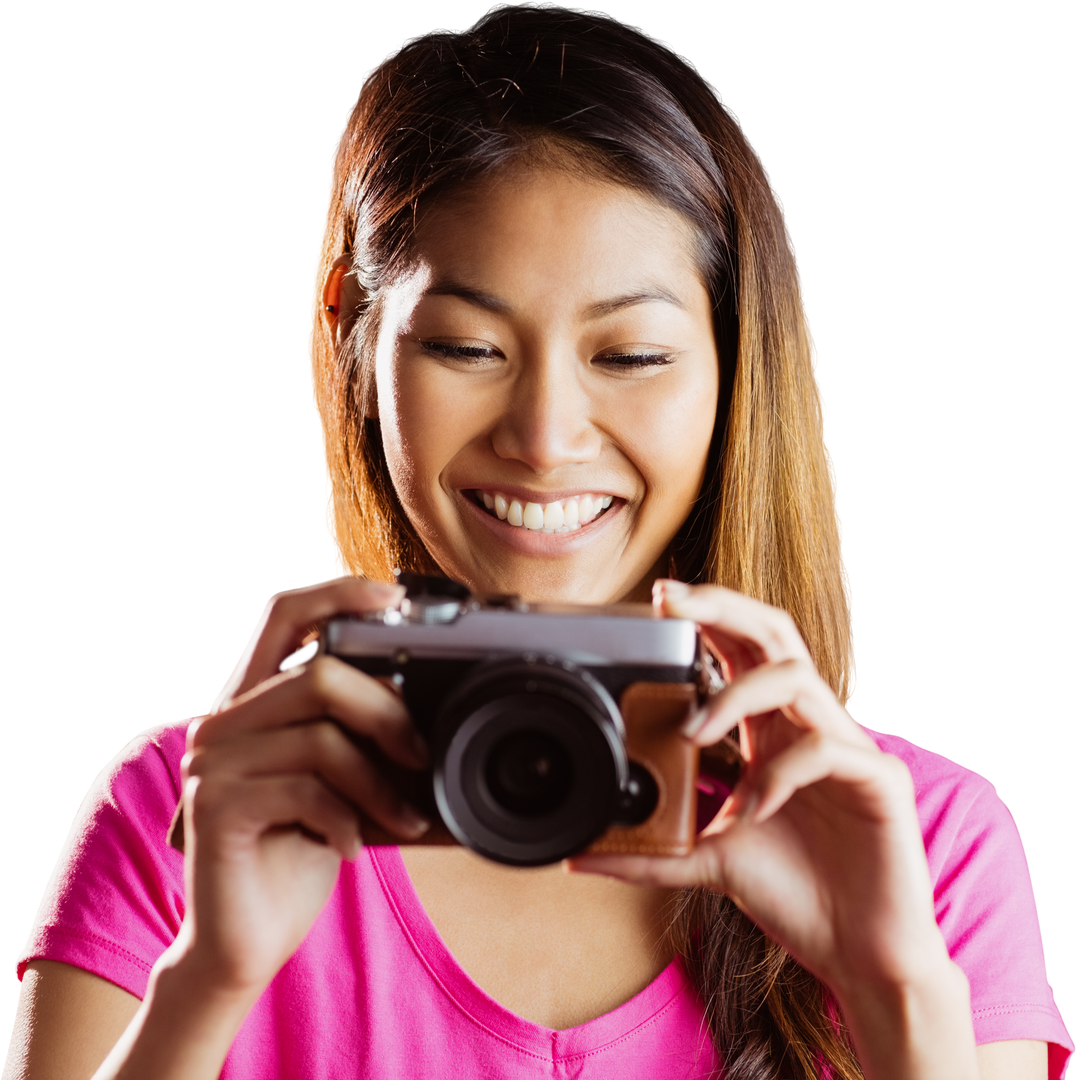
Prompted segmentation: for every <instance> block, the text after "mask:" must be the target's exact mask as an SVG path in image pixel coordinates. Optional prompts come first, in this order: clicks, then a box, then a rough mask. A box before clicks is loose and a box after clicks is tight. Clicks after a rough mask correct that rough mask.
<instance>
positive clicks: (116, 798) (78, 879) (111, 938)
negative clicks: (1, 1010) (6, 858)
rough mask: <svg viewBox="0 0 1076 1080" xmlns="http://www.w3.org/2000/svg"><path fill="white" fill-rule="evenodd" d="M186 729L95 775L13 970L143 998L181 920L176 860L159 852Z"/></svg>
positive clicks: (153, 738)
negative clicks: (71, 976) (34, 965)
mask: <svg viewBox="0 0 1076 1080" xmlns="http://www.w3.org/2000/svg"><path fill="white" fill-rule="evenodd" d="M189 723H190V722H189V721H183V722H181V723H177V724H166V725H161V726H159V727H155V728H151V729H150V730H148V731H145V732H143V733H142V734H141V735H138V736H137V737H136V738H134V739H132V740H131V741H130V742H129V743H128V744H127V745H126V746H125V747H124V748H123V749H122V750H121V751H120V752H119V753H118V754H117V755H116V756H115V757H114V758H113V759H112V761H110V762H109V763H108V764H107V765H106V766H105V768H104V769H103V770H102V771H101V772H100V774H99V775H98V777H97V779H96V780H95V781H94V783H93V786H92V787H91V788H90V790H89V792H88V794H87V795H86V798H85V799H84V800H83V802H82V806H81V807H80V809H79V812H78V814H77V816H76V818H75V821H74V824H73V825H72V827H71V832H70V834H69V835H68V839H67V844H66V845H65V848H64V851H63V853H62V854H61V856H60V860H59V862H58V864H57V867H56V871H55V873H54V874H53V878H52V881H51V882H50V884H49V887H48V889H47V890H46V893H45V897H44V900H43V901H42V904H41V908H40V910H39V911H38V916H37V920H36V924H35V926H34V929H33V931H32V933H31V936H30V941H29V942H28V944H27V947H26V950H25V952H24V953H23V956H22V957H21V958H20V962H19V977H20V978H21V977H22V972H23V970H24V969H25V967H26V964H27V963H28V962H29V961H30V960H34V959H45V960H59V961H61V962H63V963H68V964H73V965H74V966H76V967H81V968H84V969H85V970H87V971H90V972H92V973H93V974H95V975H100V976H101V977H102V978H105V979H108V980H109V981H110V982H114V983H116V985H118V986H121V987H123V989H125V990H127V991H129V992H130V993H133V994H135V995H137V996H139V997H141V996H142V995H143V994H144V993H145V989H146V979H147V978H148V975H149V971H150V968H151V967H152V966H153V964H154V962H155V961H156V959H157V957H158V956H159V955H160V954H161V952H163V951H164V949H165V948H167V946H168V945H169V944H170V943H171V941H172V940H173V939H174V938H175V935H176V933H178V931H179V926H180V923H181V922H182V920H183V911H184V899H183V856H182V855H180V854H179V852H178V851H174V850H173V849H172V848H170V847H169V846H168V844H167V841H166V837H167V834H168V827H169V825H170V823H171V820H172V815H173V814H174V813H175V809H176V806H177V804H178V802H179V795H180V788H181V781H180V764H181V762H182V759H183V753H184V749H185V746H186V733H187V727H188V725H189Z"/></svg>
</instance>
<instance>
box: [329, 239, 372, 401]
mask: <svg viewBox="0 0 1076 1080" xmlns="http://www.w3.org/2000/svg"><path fill="white" fill-rule="evenodd" d="M350 271H351V258H350V257H349V256H347V255H341V256H340V258H339V259H337V260H336V262H334V263H333V266H332V269H331V270H330V271H329V276H328V277H327V278H326V279H325V288H324V289H323V290H322V292H321V302H322V304H324V306H325V318H326V319H327V320H328V322H329V332H330V333H331V334H332V336H333V345H334V346H335V347H336V348H339V347H340V338H341V336H343V335H344V334H346V333H347V332H348V330H350V329H351V322H352V319H353V316H354V314H355V311H356V309H357V307H358V304H359V302H360V299H361V296H360V294H361V290H360V289H359V285H358V282H356V281H355V279H354V278H352V277H349V276H348V274H349V273H350ZM370 390H371V392H370V394H369V395H368V398H369V400H368V401H367V404H366V417H367V419H368V420H376V419H377V417H378V412H377V387H376V386H372V387H371V388H370Z"/></svg>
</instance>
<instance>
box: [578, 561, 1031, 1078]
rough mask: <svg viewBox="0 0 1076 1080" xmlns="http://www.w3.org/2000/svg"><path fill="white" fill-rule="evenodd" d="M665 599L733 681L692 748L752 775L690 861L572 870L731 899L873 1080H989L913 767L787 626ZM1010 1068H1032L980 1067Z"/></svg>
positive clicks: (698, 728) (582, 865)
mask: <svg viewBox="0 0 1076 1080" xmlns="http://www.w3.org/2000/svg"><path fill="white" fill-rule="evenodd" d="M655 597H656V600H657V602H659V603H661V605H662V608H663V610H664V611H665V613H666V614H669V615H675V616H678V617H681V618H690V619H693V620H694V621H695V622H697V623H699V624H700V626H701V628H702V631H703V634H704V636H705V638H706V639H707V641H708V643H709V645H710V647H711V648H712V649H713V651H714V652H715V653H716V654H717V655H718V656H719V658H720V660H721V662H722V668H723V670H724V674H725V676H726V680H727V685H726V686H725V688H724V689H722V690H721V691H720V692H719V693H718V694H716V695H715V696H714V697H713V699H712V701H711V703H710V704H709V705H708V707H707V709H706V710H705V711H703V712H701V713H700V714H699V715H698V716H697V717H696V718H695V719H694V721H693V722H691V723H690V724H688V725H686V726H685V736H686V737H688V738H691V739H693V740H694V741H696V742H697V743H699V744H700V745H706V744H711V743H713V742H715V741H717V740H718V739H720V738H722V737H723V736H724V735H726V734H727V733H728V732H730V731H732V730H733V729H736V728H738V729H739V734H740V747H741V750H742V751H743V755H744V758H745V769H744V773H743V776H742V777H741V780H740V782H739V783H738V784H737V787H736V789H735V790H734V791H733V793H732V795H731V796H730V798H729V799H728V800H727V801H726V803H725V805H724V806H723V807H722V810H721V812H720V813H719V814H718V816H717V818H716V819H715V820H714V821H713V822H712V823H711V824H710V825H709V826H708V827H707V828H706V829H705V830H704V831H703V833H702V835H701V837H700V839H699V842H698V843H697V845H696V848H695V851H694V853H693V854H692V855H690V856H687V857H685V858H680V859H668V858H666V859H663V858H654V857H646V856H605V855H603V856H594V855H587V856H582V857H579V858H577V859H574V860H572V865H573V866H574V867H575V868H577V869H582V870H590V871H596V872H598V873H608V874H612V875H614V876H616V877H620V878H622V879H625V880H628V881H634V882H638V883H640V884H650V885H659V886H664V887H669V888H681V887H690V886H698V885H705V886H709V887H711V888H714V889H717V890H719V891H721V892H724V893H726V894H728V895H729V896H731V897H732V898H733V899H734V900H735V902H736V903H737V904H738V905H739V906H740V907H741V908H742V909H743V910H744V911H745V912H746V914H747V915H748V916H749V917H750V918H751V919H752V920H753V921H754V922H755V923H756V925H758V926H759V927H760V928H761V929H762V930H763V931H764V932H765V933H766V934H767V936H768V937H770V938H772V939H773V940H775V941H777V942H778V943H780V944H781V945H783V946H784V947H785V948H786V949H787V950H788V952H789V953H791V954H792V956H793V957H794V958H795V959H797V960H798V961H799V962H800V963H801V964H803V966H804V967H806V968H807V969H808V970H810V971H812V972H814V973H815V974H816V975H817V976H818V977H819V978H820V979H821V980H822V981H823V982H824V983H825V984H826V985H827V986H828V987H829V988H830V990H831V991H832V992H833V994H834V996H835V997H836V999H837V1001H838V1003H839V1005H840V1008H841V1012H842V1015H843V1017H844V1020H845V1022H846V1023H847V1025H848V1028H849V1031H850V1034H851V1037H852V1041H853V1043H854V1045H855V1048H856V1051H857V1054H858V1056H859V1059H860V1062H861V1064H862V1066H863V1069H864V1073H865V1075H866V1076H867V1077H868V1080H960V1078H966V1080H978V1078H979V1077H980V1076H981V1071H980V1061H981V1055H980V1054H979V1053H978V1052H977V1050H976V1047H975V1040H974V1032H973V1028H972V1020H971V1005H970V996H969V989H968V983H967V979H966V978H965V977H964V975H963V972H962V971H961V970H960V969H959V968H958V967H957V966H956V964H954V963H953V962H952V960H951V959H950V957H949V953H948V949H947V947H946V944H945V941H944V939H943V937H942V934H941V931H940V930H939V928H938V926H937V923H936V921H935V913H934V897H933V886H932V883H931V879H930V874H929V870H928V867H927V862H926V856H925V852H924V849H923V839H922V834H921V832H920V826H919V821H918V815H917V809H916V803H915V792H914V787H913V783H912V778H911V774H910V773H909V771H908V768H907V766H905V764H904V763H903V762H902V761H900V760H899V759H898V758H896V757H893V756H891V755H888V754H884V753H882V752H881V750H880V749H879V748H878V746H877V745H876V743H875V742H874V740H872V739H871V738H870V736H869V735H867V733H866V732H864V731H863V730H862V729H861V728H860V727H859V726H858V725H857V724H856V723H855V722H854V721H853V720H852V719H851V717H850V716H849V715H848V714H847V712H845V710H844V709H843V707H842V706H841V704H840V702H839V701H837V699H836V697H835V696H834V694H833V692H832V691H831V690H830V688H829V687H828V686H827V685H826V684H825V683H824V682H823V680H822V679H821V677H820V676H819V675H818V673H817V671H816V670H815V668H814V665H813V664H812V662H811V658H810V655H809V653H808V652H807V649H806V646H805V645H804V643H803V641H802V639H801V638H800V636H799V633H798V632H797V630H796V628H795V625H794V624H793V623H792V620H791V619H790V618H789V617H788V616H787V615H786V614H785V613H784V612H781V611H778V610H776V609H774V608H770V607H767V606H766V605H764V604H761V603H759V602H757V601H754V600H751V599H749V598H747V597H745V596H741V595H739V594H736V593H732V592H730V591H728V590H726V589H720V588H716V587H709V586H702V587H698V588H694V589H692V588H688V587H687V586H684V585H681V584H679V583H673V582H659V583H658V584H657V586H656V587H655ZM1032 1053H1033V1051H1032ZM1004 1054H1009V1055H1010V1057H1011V1056H1012V1055H1014V1054H1015V1055H1017V1056H1018V1057H1020V1058H1021V1059H1022V1058H1023V1057H1025V1056H1026V1055H1025V1053H1024V1051H1016V1050H1012V1051H1006V1050H996V1049H995V1050H991V1051H986V1052H985V1058H983V1059H982V1060H985V1062H986V1065H987V1067H988V1068H993V1067H994V1065H995V1064H1000V1063H1001V1061H1002V1057H1001V1055H1004ZM1007 1064H1008V1063H1007ZM1013 1064H1015V1062H1013ZM1023 1066H1024V1062H1023V1061H1022V1060H1021V1062H1020V1067H1021V1068H1023ZM987 1075H989V1074H987ZM1008 1075H1018V1074H1014V1073H1011V1072H1010V1073H1009V1074H1008ZM1029 1076H1031V1077H1035V1076H1036V1074H1035V1073H1034V1072H1032V1073H1030V1074H1029ZM1038 1076H1039V1077H1041V1076H1042V1073H1041V1072H1040V1073H1039V1074H1038ZM1036 1080H1038V1078H1037V1077H1036Z"/></svg>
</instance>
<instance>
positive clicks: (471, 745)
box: [320, 574, 709, 866]
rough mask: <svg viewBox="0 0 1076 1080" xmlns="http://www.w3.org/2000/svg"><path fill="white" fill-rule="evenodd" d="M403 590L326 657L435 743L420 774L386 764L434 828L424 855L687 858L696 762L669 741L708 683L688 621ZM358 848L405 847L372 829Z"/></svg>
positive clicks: (686, 748) (426, 584) (409, 580)
mask: <svg viewBox="0 0 1076 1080" xmlns="http://www.w3.org/2000/svg"><path fill="white" fill-rule="evenodd" d="M400 583H401V584H403V585H404V586H405V587H406V588H407V594H406V598H405V599H404V601H403V603H402V604H401V606H400V608H398V609H396V608H389V609H386V610H383V611H378V612H373V613H370V614H368V615H365V616H363V617H346V618H335V619H332V620H330V621H329V622H328V623H327V624H326V626H325V628H324V631H323V633H322V634H321V646H320V651H321V652H322V653H324V654H328V655H332V656H336V657H339V658H340V659H341V660H344V661H346V662H347V663H349V664H352V665H353V666H354V667H356V668H359V669H360V670H362V671H364V672H366V673H367V674H369V675H372V676H374V677H378V678H382V679H386V680H388V681H390V682H391V683H392V684H393V685H395V686H396V687H397V688H398V690H399V691H400V693H401V694H402V696H403V700H404V702H405V703H406V705H407V707H408V709H409V711H410V713H411V716H412V718H413V720H414V722H415V724H416V726H417V727H418V729H419V731H420V732H421V733H422V734H423V736H424V737H425V738H426V740H427V742H428V743H429V745H430V750H431V766H430V768H429V770H427V771H426V772H424V773H413V772H409V771H407V770H403V769H401V768H399V766H394V765H392V763H390V762H387V761H386V760H385V759H384V758H383V757H381V758H380V764H381V766H382V767H383V768H385V769H386V770H387V771H388V772H390V773H391V774H392V777H393V779H394V781H395V782H396V783H397V785H398V786H400V787H401V788H402V790H403V791H404V793H405V794H406V796H407V797H408V798H410V799H411V800H412V801H413V802H414V803H415V805H417V806H418V807H419V808H420V809H421V810H422V811H423V812H424V813H425V814H427V815H428V816H429V818H430V820H431V821H433V822H435V824H434V826H433V828H431V830H430V831H429V832H428V833H427V834H426V836H424V837H423V838H422V839H421V840H419V841H418V842H419V843H423V844H429V843H461V844H464V845H466V846H467V847H469V848H471V849H473V850H474V851H477V852H479V853H480V854H482V855H485V856H487V857H488V858H491V859H494V860H496V861H498V862H502V863H508V864H511V865H516V866H540V865H544V864H547V863H552V862H557V861H558V860H560V859H563V858H566V857H568V856H570V855H575V854H578V853H579V852H581V851H585V850H586V851H596V852H622V853H637V854H654V855H683V854H687V853H688V852H689V851H690V850H691V848H692V846H693V843H694V839H695V831H696V821H695V816H696V812H695V805H696V781H697V778H698V751H697V750H696V749H695V748H694V747H693V746H692V745H691V744H690V743H689V742H688V741H687V740H686V739H684V738H683V737H682V736H681V735H680V733H679V731H680V727H681V725H682V724H683V722H684V720H685V719H686V718H687V716H688V714H689V713H690V711H691V710H692V708H693V707H694V706H695V705H696V704H697V702H698V700H699V696H700V693H701V692H703V691H704V689H705V688H707V687H706V683H707V678H708V671H709V666H708V664H707V662H706V659H705V657H704V654H703V651H702V648H701V643H700V641H699V635H698V632H697V630H696V627H695V625H694V623H691V622H689V621H687V620H683V619H662V618H660V617H658V616H656V615H655V613H654V612H653V610H652V609H651V608H650V607H649V606H646V605H642V604H613V605H608V606H605V607H587V606H583V605H568V604H525V603H522V602H520V601H519V599H518V598H515V597H487V598H484V599H479V598H477V597H475V596H473V595H472V594H471V593H470V592H469V591H468V590H467V589H466V588H465V587H464V586H462V585H459V584H458V583H456V582H453V581H449V580H447V579H444V578H432V577H422V576H419V575H410V574H402V575H400ZM367 749H368V750H370V751H371V752H374V753H375V754H376V748H369V747H368V748H367ZM363 835H364V839H365V840H366V842H367V843H391V844H397V843H400V840H399V839H397V838H395V837H392V836H389V835H388V834H387V833H384V832H383V831H382V830H379V829H378V828H377V827H376V826H375V825H374V824H373V823H369V822H367V823H364V828H363Z"/></svg>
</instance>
